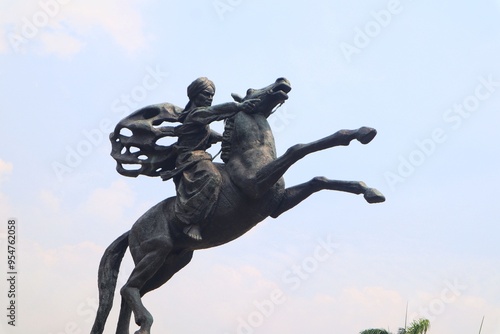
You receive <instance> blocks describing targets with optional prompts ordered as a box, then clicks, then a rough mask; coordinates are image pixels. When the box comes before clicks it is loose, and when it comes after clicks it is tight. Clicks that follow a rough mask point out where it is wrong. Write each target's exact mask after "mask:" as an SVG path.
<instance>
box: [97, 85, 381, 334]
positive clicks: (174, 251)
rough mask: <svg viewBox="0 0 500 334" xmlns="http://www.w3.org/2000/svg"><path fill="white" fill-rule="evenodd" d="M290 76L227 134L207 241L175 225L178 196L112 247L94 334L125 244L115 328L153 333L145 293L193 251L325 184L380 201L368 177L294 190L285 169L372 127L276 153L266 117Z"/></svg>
mask: <svg viewBox="0 0 500 334" xmlns="http://www.w3.org/2000/svg"><path fill="white" fill-rule="evenodd" d="M290 89H291V88H290V86H289V83H288V81H287V80H286V79H282V78H280V79H278V80H277V81H276V82H275V83H274V84H272V85H270V86H268V87H266V88H263V89H260V90H248V92H247V95H246V96H245V98H239V97H236V96H235V99H237V100H239V101H243V100H246V99H260V102H259V104H258V105H257V106H256V110H255V111H254V112H252V113H245V112H240V113H238V114H237V115H236V116H234V119H233V120H231V122H233V126H232V130H231V132H232V133H231V135H230V136H229V137H230V139H229V144H230V151H229V152H226V156H227V159H226V160H227V162H226V163H225V164H217V167H218V169H219V171H220V172H221V175H222V187H221V191H220V195H219V198H218V202H217V203H216V205H215V209H214V212H213V214H212V215H211V217H210V218H209V221H207V222H204V223H203V224H202V226H201V228H202V236H203V240H201V241H197V240H193V239H191V238H189V237H187V236H186V235H184V234H183V233H182V226H179V225H178V224H176V223H174V222H175V221H176V220H175V219H174V203H175V198H174V197H172V198H168V199H166V200H164V201H162V202H160V203H158V204H157V205H155V206H154V207H152V208H151V209H149V210H148V211H147V212H146V213H145V214H144V215H142V216H141V217H140V218H139V219H138V220H137V222H136V223H135V224H134V225H133V227H132V229H131V230H130V231H129V232H126V233H125V234H123V235H122V236H120V237H119V238H118V239H117V240H116V241H115V242H113V243H112V244H111V245H110V246H109V247H108V248H107V250H106V252H105V253H104V255H103V258H102V260H101V264H100V267H99V292H100V294H99V309H98V312H97V317H96V321H95V323H94V327H93V328H92V334H97V333H102V331H103V328H104V323H105V321H106V318H107V316H108V314H109V311H110V309H111V304H112V299H113V294H114V289H115V287H116V277H117V274H118V270H119V266H120V262H121V258H122V257H123V255H124V253H125V251H126V249H127V247H129V248H130V252H131V254H132V257H133V259H134V263H135V268H134V270H133V271H132V274H131V275H130V278H129V280H128V281H127V283H126V284H125V286H124V287H123V288H122V289H121V294H122V305H121V310H120V317H119V321H118V328H117V333H119V334H124V333H129V324H130V316H131V313H132V312H133V314H134V316H135V322H136V323H137V324H138V325H139V326H140V329H139V331H137V332H136V333H138V334H147V333H149V332H150V328H151V324H152V321H153V319H152V317H151V315H150V314H149V312H148V311H147V310H146V308H145V307H144V306H143V305H142V302H141V297H142V296H143V295H144V294H145V293H147V292H149V291H151V290H153V289H156V288H158V287H160V286H161V285H163V284H164V283H165V282H166V281H168V280H169V279H170V278H171V277H172V276H173V275H174V274H175V273H176V272H177V271H179V270H180V269H182V268H183V267H184V266H185V265H187V264H188V263H189V261H190V260H191V257H192V254H193V251H194V250H197V249H203V248H209V247H214V246H218V245H221V244H224V243H227V242H229V241H231V240H234V239H236V238H238V237H240V236H241V235H243V234H244V233H246V232H247V231H248V230H250V229H251V228H252V227H254V226H255V225H256V224H258V223H259V222H261V221H262V220H264V219H265V218H267V217H269V216H270V217H273V218H276V217H277V216H279V215H280V214H281V213H283V212H285V211H287V210H289V209H290V208H292V207H294V206H295V205H297V204H298V203H300V202H301V201H302V200H304V199H305V198H307V197H308V196H309V195H311V194H312V193H314V192H317V191H319V190H323V189H330V190H340V191H346V192H350V193H355V194H364V197H365V199H366V200H367V201H368V202H370V203H376V202H382V201H384V197H383V195H382V194H380V193H379V192H378V191H376V190H375V189H373V188H368V187H367V186H366V185H365V184H364V183H363V182H357V181H335V180H328V179H326V178H323V177H316V178H313V179H312V180H311V181H309V182H306V183H304V184H301V185H297V186H295V187H291V188H285V184H284V181H283V179H282V176H283V174H284V173H285V172H286V170H287V169H288V168H289V167H290V166H291V165H292V164H293V163H295V162H296V161H298V160H299V159H301V158H303V157H304V156H305V155H307V154H309V153H312V152H315V151H318V150H322V149H326V148H329V147H333V146H338V145H348V144H349V143H350V141H351V140H353V139H357V140H359V141H360V142H361V143H363V144H366V143H368V142H370V141H371V140H372V139H373V137H374V136H375V134H376V131H375V130H374V129H370V128H360V129H358V130H342V131H339V132H337V133H335V134H333V135H331V136H328V137H326V138H323V139H321V140H318V141H316V142H313V143H310V144H299V145H295V146H293V147H291V148H290V149H289V150H288V151H287V152H286V153H285V154H284V155H283V156H281V157H279V158H277V156H276V150H275V143H274V138H273V134H272V131H271V129H270V127H269V124H268V122H267V117H268V116H269V115H270V114H271V113H272V110H273V109H274V108H275V107H276V106H277V105H278V104H280V103H283V102H284V101H285V100H286V99H287V98H288V96H287V93H288V92H289V91H290Z"/></svg>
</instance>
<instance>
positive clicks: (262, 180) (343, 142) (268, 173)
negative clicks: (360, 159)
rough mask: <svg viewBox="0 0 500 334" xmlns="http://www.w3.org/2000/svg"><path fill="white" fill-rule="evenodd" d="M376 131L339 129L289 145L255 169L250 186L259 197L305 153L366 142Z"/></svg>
mask: <svg viewBox="0 0 500 334" xmlns="http://www.w3.org/2000/svg"><path fill="white" fill-rule="evenodd" d="M376 134H377V131H376V130H375V129H372V128H368V127H362V128H359V129H357V130H340V131H337V132H335V133H334V134H332V135H330V136H328V137H325V138H322V139H320V140H317V141H314V142H312V143H308V144H297V145H294V146H292V147H290V148H289V149H288V150H287V151H286V152H285V154H283V155H282V156H281V157H279V158H277V159H276V160H274V161H272V162H270V163H268V164H266V165H265V166H263V167H262V168H261V169H260V170H258V171H257V173H256V175H255V177H254V180H253V182H252V187H253V188H254V189H255V190H254V192H255V196H256V197H259V196H260V195H261V194H262V193H264V192H266V191H267V190H268V189H269V188H270V187H272V186H273V185H274V184H275V183H276V182H278V180H279V179H280V178H281V177H282V176H283V175H284V174H285V172H286V171H287V170H288V168H290V167H291V166H292V165H293V164H294V163H296V162H297V161H299V160H300V159H302V158H303V157H305V156H306V155H308V154H310V153H313V152H317V151H321V150H324V149H327V148H330V147H335V146H347V145H349V144H350V142H351V141H352V140H354V139H356V140H358V141H359V142H361V143H362V144H368V143H369V142H370V141H372V139H373V138H374V137H375V136H376Z"/></svg>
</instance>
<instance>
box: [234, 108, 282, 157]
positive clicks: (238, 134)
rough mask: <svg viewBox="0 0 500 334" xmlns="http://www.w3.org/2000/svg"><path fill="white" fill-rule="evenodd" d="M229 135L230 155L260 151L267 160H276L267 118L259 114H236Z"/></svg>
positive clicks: (272, 137)
mask: <svg viewBox="0 0 500 334" xmlns="http://www.w3.org/2000/svg"><path fill="white" fill-rule="evenodd" d="M233 120H234V124H233V125H232V128H233V129H232V135H231V141H230V143H231V152H232V154H245V153H246V152H248V151H255V150H258V151H260V154H261V155H263V156H265V157H266V160H267V159H276V146H275V142H274V136H273V133H272V131H271V127H270V126H269V123H268V121H267V118H266V117H264V116H262V115H259V114H247V113H244V112H240V113H238V114H237V115H236V116H235V117H234V119H233Z"/></svg>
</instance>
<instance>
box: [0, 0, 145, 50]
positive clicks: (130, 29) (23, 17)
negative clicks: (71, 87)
mask: <svg viewBox="0 0 500 334" xmlns="http://www.w3.org/2000/svg"><path fill="white" fill-rule="evenodd" d="M137 3H138V2H137V1H134V0H127V1H118V0H109V1H106V2H99V1H96V0H89V1H85V2H79V1H68V0H64V1H63V0H46V1H28V2H19V3H18V2H14V3H12V4H10V5H7V7H8V8H6V9H4V10H3V12H2V14H0V34H1V38H0V53H6V52H8V50H13V51H15V52H29V51H39V52H42V53H46V54H54V55H56V56H59V57H62V58H67V57H69V56H71V55H74V54H76V53H77V52H79V51H80V50H82V49H83V46H84V45H86V44H88V43H87V41H86V39H87V38H88V37H90V36H91V35H94V34H99V33H104V34H105V35H107V36H110V37H111V39H112V40H113V41H114V42H115V43H116V44H117V45H119V46H120V47H122V48H123V49H124V50H126V51H127V52H129V53H133V52H136V51H138V50H140V49H142V48H143V47H145V46H146V40H147V39H146V37H145V34H144V31H143V23H142V17H141V15H140V13H139V11H138V10H137ZM4 6H6V5H4Z"/></svg>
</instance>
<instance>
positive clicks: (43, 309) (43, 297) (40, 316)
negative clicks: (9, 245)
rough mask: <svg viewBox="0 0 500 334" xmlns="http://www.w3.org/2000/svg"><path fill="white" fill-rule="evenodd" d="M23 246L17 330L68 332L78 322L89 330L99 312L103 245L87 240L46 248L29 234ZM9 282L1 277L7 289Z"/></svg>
mask: <svg viewBox="0 0 500 334" xmlns="http://www.w3.org/2000/svg"><path fill="white" fill-rule="evenodd" d="M17 251H18V258H19V262H18V266H19V268H18V275H17V288H16V289H17V292H18V294H17V299H16V302H17V305H19V308H18V323H17V324H16V327H17V330H18V331H20V332H22V333H68V331H67V328H70V327H72V326H73V327H76V328H79V329H81V332H83V329H84V328H85V329H86V327H88V326H89V325H90V322H91V321H92V320H93V315H94V314H95V312H94V310H95V307H96V303H97V266H98V264H99V257H100V256H101V254H102V252H103V249H102V247H99V246H97V245H95V244H93V243H91V242H82V243H78V244H67V245H64V246H61V247H54V248H50V247H49V248H46V247H43V246H41V245H40V244H38V243H37V242H35V241H33V240H29V239H26V238H23V239H22V240H20V242H19V244H18V247H17ZM90 277H95V279H89V278H90ZM6 283H7V282H6V281H5V280H2V282H0V288H1V289H2V291H7V288H6ZM28 319H29V320H28ZM3 325H4V323H2V324H1V325H0V329H1V328H2V326H3ZM70 332H73V333H77V332H78V330H76V329H74V330H72V331H70ZM2 333H3V332H2ZM6 333H11V332H10V331H9V330H7V332H6ZM12 333H13V332H12Z"/></svg>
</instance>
